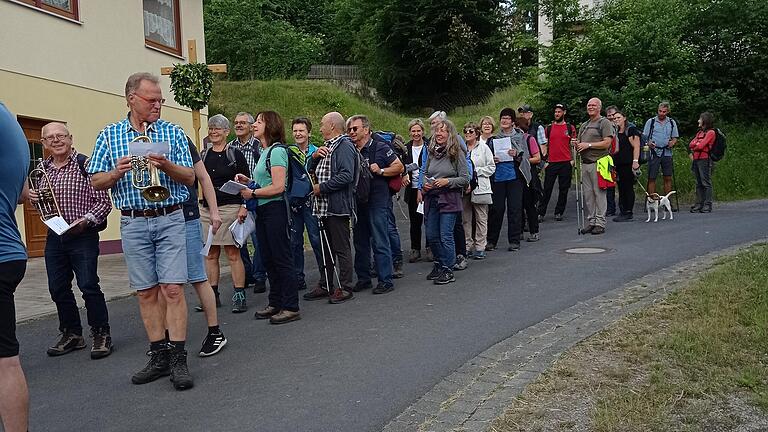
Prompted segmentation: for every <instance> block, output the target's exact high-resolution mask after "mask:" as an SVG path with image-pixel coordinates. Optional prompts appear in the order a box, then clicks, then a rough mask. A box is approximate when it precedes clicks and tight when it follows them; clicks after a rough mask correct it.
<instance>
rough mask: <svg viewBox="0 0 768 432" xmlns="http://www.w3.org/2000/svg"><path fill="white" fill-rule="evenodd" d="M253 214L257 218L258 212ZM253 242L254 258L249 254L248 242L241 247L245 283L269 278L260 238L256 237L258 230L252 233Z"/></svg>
mask: <svg viewBox="0 0 768 432" xmlns="http://www.w3.org/2000/svg"><path fill="white" fill-rule="evenodd" d="M251 216H253V219H254V220H256V213H255V212H251ZM251 242H252V243H253V258H251V257H250V256H249V255H248V243H247V242H246V244H244V245H243V247H241V248H240V258H241V259H242V260H243V267H244V268H245V284H246V285H249V284H252V283H254V282H256V281H261V282H263V281H265V280H267V269H266V268H265V267H264V263H263V262H262V261H261V254H260V252H259V239H258V238H257V237H256V231H255V230H254V231H253V232H252V233H251Z"/></svg>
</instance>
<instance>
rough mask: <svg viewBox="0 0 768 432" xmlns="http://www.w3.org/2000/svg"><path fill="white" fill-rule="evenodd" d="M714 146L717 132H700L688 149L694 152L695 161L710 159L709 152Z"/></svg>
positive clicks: (712, 130)
mask: <svg viewBox="0 0 768 432" xmlns="http://www.w3.org/2000/svg"><path fill="white" fill-rule="evenodd" d="M713 145H715V130H714V129H710V130H708V131H703V130H700V131H698V132H696V136H695V137H694V138H693V139H692V140H691V143H690V144H689V145H688V148H690V149H691V151H692V152H693V159H694V160H698V159H709V151H710V150H711V149H712V146H713Z"/></svg>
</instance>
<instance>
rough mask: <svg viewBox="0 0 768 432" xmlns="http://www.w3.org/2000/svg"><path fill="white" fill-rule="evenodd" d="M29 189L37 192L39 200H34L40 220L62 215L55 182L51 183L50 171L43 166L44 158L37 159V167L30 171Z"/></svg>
mask: <svg viewBox="0 0 768 432" xmlns="http://www.w3.org/2000/svg"><path fill="white" fill-rule="evenodd" d="M27 181H28V182H29V189H31V190H33V191H35V192H37V201H34V202H33V204H34V205H35V209H37V212H38V213H39V214H40V220H42V221H43V222H45V221H47V220H48V219H51V218H54V217H56V216H61V209H59V203H58V202H56V195H54V193H53V183H51V179H50V177H48V173H47V172H46V171H45V167H44V166H43V160H42V159H38V160H37V168H35V169H33V170H32V171H30V173H29V178H28V180H27Z"/></svg>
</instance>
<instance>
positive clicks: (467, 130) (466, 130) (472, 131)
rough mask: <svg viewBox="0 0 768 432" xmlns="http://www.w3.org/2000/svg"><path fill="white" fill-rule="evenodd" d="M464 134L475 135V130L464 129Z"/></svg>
mask: <svg viewBox="0 0 768 432" xmlns="http://www.w3.org/2000/svg"><path fill="white" fill-rule="evenodd" d="M464 133H465V134H473V133H475V130H474V129H464Z"/></svg>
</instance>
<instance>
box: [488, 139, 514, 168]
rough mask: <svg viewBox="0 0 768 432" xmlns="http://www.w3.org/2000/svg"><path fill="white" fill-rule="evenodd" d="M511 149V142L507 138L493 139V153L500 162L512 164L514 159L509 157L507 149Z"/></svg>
mask: <svg viewBox="0 0 768 432" xmlns="http://www.w3.org/2000/svg"><path fill="white" fill-rule="evenodd" d="M511 148H512V140H511V139H510V138H509V137H503V138H494V140H493V151H494V153H495V154H494V156H496V157H497V158H499V161H500V162H512V161H513V160H514V158H513V157H512V156H510V155H509V153H508V152H509V149H511Z"/></svg>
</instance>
